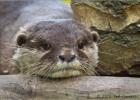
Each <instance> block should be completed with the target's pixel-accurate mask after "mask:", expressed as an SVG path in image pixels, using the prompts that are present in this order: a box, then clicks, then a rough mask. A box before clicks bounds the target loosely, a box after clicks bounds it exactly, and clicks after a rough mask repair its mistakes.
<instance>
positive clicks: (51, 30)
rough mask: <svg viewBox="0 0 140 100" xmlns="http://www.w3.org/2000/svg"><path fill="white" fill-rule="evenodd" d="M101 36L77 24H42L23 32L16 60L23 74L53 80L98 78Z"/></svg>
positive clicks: (14, 57) (64, 22) (71, 21)
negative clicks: (81, 77) (95, 69)
mask: <svg viewBox="0 0 140 100" xmlns="http://www.w3.org/2000/svg"><path fill="white" fill-rule="evenodd" d="M97 40H98V34H97V33H96V32H92V33H91V32H89V31H88V30H86V28H85V27H84V26H83V25H81V24H80V23H78V22H76V21H73V20H66V21H60V22H53V21H42V22H39V23H36V24H34V25H31V26H30V27H26V28H25V29H24V31H19V35H18V36H17V38H16V43H17V45H18V46H19V48H18V49H17V50H16V51H15V54H14V56H13V59H14V61H15V64H16V66H18V68H19V70H20V71H21V72H23V73H26V74H29V75H39V76H43V77H50V78H66V77H73V76H79V75H94V74H95V71H94V68H95V66H96V65H97V62H98V48H97V43H96V42H97Z"/></svg>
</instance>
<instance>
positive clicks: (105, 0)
mask: <svg viewBox="0 0 140 100" xmlns="http://www.w3.org/2000/svg"><path fill="white" fill-rule="evenodd" d="M72 9H73V12H74V15H75V18H76V19H77V20H79V21H80V22H82V23H84V24H85V25H86V26H87V27H90V28H91V29H93V30H96V31H98V32H99V34H100V36H101V41H100V43H99V56H100V63H99V66H98V67H97V70H98V72H99V73H100V74H101V75H119V76H120V75H123V76H124V75H125V76H126V75H130V76H139V75H140V1H139V0H72Z"/></svg>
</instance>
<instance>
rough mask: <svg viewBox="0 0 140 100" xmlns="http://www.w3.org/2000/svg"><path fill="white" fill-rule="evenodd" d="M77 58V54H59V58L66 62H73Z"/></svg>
mask: <svg viewBox="0 0 140 100" xmlns="http://www.w3.org/2000/svg"><path fill="white" fill-rule="evenodd" d="M75 58H76V56H75V55H59V59H60V60H61V61H65V62H68V63H69V62H71V61H73V60H74V59H75Z"/></svg>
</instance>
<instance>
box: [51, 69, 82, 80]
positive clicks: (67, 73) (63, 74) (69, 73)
mask: <svg viewBox="0 0 140 100" xmlns="http://www.w3.org/2000/svg"><path fill="white" fill-rule="evenodd" d="M80 75H82V72H81V71H79V70H71V69H70V70H60V71H57V72H54V73H50V74H48V77H51V78H67V77H74V76H80Z"/></svg>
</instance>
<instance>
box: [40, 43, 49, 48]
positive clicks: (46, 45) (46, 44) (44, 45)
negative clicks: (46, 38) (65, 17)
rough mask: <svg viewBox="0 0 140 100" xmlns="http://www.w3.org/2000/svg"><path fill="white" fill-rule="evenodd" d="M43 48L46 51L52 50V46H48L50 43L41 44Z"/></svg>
mask: <svg viewBox="0 0 140 100" xmlns="http://www.w3.org/2000/svg"><path fill="white" fill-rule="evenodd" d="M41 48H42V49H44V50H48V49H50V44H48V43H42V44H41Z"/></svg>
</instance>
